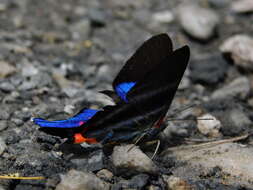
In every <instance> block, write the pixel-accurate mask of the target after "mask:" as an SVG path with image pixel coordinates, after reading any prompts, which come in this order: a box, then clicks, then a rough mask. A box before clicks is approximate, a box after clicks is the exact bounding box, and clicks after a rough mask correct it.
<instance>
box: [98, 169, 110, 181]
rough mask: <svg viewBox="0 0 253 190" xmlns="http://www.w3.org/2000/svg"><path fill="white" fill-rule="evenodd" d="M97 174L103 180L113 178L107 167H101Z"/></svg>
mask: <svg viewBox="0 0 253 190" xmlns="http://www.w3.org/2000/svg"><path fill="white" fill-rule="evenodd" d="M97 176H98V177H99V178H100V179H103V180H105V181H111V180H112V178H113V173H112V172H110V171H109V170H107V169H102V170H100V171H99V172H98V173H97Z"/></svg>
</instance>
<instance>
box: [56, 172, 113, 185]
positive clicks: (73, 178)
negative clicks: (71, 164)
mask: <svg viewBox="0 0 253 190" xmlns="http://www.w3.org/2000/svg"><path fill="white" fill-rule="evenodd" d="M80 189H87V190H100V189H105V190H109V189H110V185H109V184H107V183H105V182H103V181H102V180H100V179H99V178H97V177H96V176H95V175H94V174H91V173H84V172H80V171H76V170H70V171H69V172H68V173H67V174H66V175H63V176H62V177H61V182H60V183H59V184H58V185H57V187H56V190H80Z"/></svg>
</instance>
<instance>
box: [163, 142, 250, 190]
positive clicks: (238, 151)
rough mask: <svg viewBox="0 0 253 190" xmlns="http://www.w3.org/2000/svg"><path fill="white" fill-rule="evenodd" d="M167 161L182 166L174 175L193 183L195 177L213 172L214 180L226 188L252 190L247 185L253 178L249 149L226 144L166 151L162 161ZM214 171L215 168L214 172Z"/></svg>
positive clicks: (176, 169)
mask: <svg viewBox="0 0 253 190" xmlns="http://www.w3.org/2000/svg"><path fill="white" fill-rule="evenodd" d="M171 158H174V159H176V160H177V162H182V163H184V164H183V165H182V164H177V166H176V168H175V169H174V170H173V174H174V175H175V176H179V177H181V178H184V179H189V178H192V177H193V176H194V177H193V178H194V179H195V180H196V176H203V175H208V174H210V175H211V176H212V174H211V173H213V172H216V173H217V174H216V175H221V176H220V177H219V178H218V180H221V182H222V183H225V184H226V185H231V186H240V185H241V186H244V187H252V184H251V183H250V181H252V179H253V165H252V162H253V148H252V147H246V146H242V145H240V144H237V143H227V144H220V145H217V146H213V147H210V146H209V147H207V146H206V147H202V148H200V149H192V148H189V149H177V150H175V151H172V152H169V153H168V154H167V155H166V156H165V158H164V159H166V160H168V161H171ZM214 168H219V169H218V171H214ZM213 175H215V174H213ZM193 178H192V179H193ZM216 179H217V178H216ZM235 179H236V180H235Z"/></svg>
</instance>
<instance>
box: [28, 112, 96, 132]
mask: <svg viewBox="0 0 253 190" xmlns="http://www.w3.org/2000/svg"><path fill="white" fill-rule="evenodd" d="M98 111H99V110H94V109H84V110H82V111H80V112H79V113H78V114H76V115H75V116H73V117H71V118H69V119H65V120H57V121H47V120H45V119H41V118H34V119H33V122H34V123H35V124H36V125H39V126H40V127H52V128H74V127H79V126H81V125H82V124H84V123H85V122H86V121H88V120H89V119H90V118H91V117H93V116H94V115H95V114H96V113H97V112H98Z"/></svg>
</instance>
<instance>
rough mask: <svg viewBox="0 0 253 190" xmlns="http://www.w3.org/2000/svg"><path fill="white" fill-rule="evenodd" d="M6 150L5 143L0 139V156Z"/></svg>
mask: <svg viewBox="0 0 253 190" xmlns="http://www.w3.org/2000/svg"><path fill="white" fill-rule="evenodd" d="M6 148H7V146H6V144H5V142H4V141H3V139H2V138H1V137H0V155H2V154H3V152H4V151H5V149H6Z"/></svg>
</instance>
